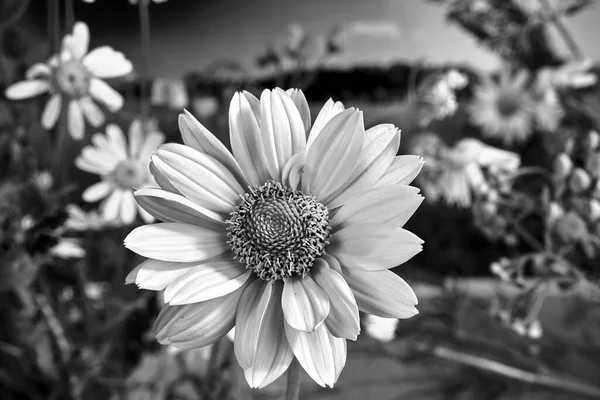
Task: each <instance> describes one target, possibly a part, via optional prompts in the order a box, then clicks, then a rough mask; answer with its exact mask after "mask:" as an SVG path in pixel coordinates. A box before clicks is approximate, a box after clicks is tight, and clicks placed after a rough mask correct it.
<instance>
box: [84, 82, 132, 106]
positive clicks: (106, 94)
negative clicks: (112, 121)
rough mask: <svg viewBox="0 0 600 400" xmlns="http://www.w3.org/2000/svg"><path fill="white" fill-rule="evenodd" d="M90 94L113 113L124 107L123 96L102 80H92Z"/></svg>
mask: <svg viewBox="0 0 600 400" xmlns="http://www.w3.org/2000/svg"><path fill="white" fill-rule="evenodd" d="M90 94H91V95H92V97H94V98H95V99H96V100H99V101H101V102H102V103H104V104H105V105H106V107H108V109H109V110H110V111H112V112H117V111H119V110H120V109H121V108H122V107H123V102H124V100H123V96H121V95H120V94H119V92H117V91H116V90H115V89H113V88H111V87H110V86H109V85H108V83H106V82H104V81H103V80H101V79H98V78H92V79H91V80H90Z"/></svg>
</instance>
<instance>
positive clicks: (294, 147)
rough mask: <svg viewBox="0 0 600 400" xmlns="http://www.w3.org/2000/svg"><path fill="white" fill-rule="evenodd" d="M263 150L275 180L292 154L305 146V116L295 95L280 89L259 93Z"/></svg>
mask: <svg viewBox="0 0 600 400" xmlns="http://www.w3.org/2000/svg"><path fill="white" fill-rule="evenodd" d="M260 106H261V114H260V130H261V133H262V135H261V145H262V151H261V154H262V156H263V157H264V161H263V162H264V164H265V166H266V167H267V170H268V171H269V174H270V175H271V178H273V179H274V180H276V181H280V180H281V172H282V169H283V167H284V166H285V164H286V163H287V162H288V160H289V159H290V158H292V156H293V155H294V154H296V153H298V152H300V151H302V150H304V147H305V146H306V132H305V130H304V124H303V122H302V117H301V116H300V112H299V111H298V108H296V105H295V104H294V102H293V101H292V99H291V98H290V97H289V96H288V95H287V94H286V93H285V92H284V91H282V90H281V89H274V90H268V89H265V90H264V91H263V92H262V95H261V97H260Z"/></svg>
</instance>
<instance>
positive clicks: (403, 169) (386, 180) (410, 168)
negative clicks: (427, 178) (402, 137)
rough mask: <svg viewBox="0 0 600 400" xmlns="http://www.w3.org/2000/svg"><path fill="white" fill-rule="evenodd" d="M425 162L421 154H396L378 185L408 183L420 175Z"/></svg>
mask: <svg viewBox="0 0 600 400" xmlns="http://www.w3.org/2000/svg"><path fill="white" fill-rule="evenodd" d="M423 163H424V161H423V158H422V157H419V156H410V155H409V156H396V158H394V161H392V165H390V168H389V169H388V170H387V172H386V173H385V175H384V176H383V177H382V178H381V179H380V180H379V182H377V184H376V186H383V185H408V184H409V183H411V182H412V181H413V180H414V179H415V178H416V177H417V175H419V172H421V168H423Z"/></svg>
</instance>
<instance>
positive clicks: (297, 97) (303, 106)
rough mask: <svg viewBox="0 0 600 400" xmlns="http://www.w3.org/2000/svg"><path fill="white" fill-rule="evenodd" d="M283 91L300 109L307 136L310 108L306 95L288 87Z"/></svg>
mask: <svg viewBox="0 0 600 400" xmlns="http://www.w3.org/2000/svg"><path fill="white" fill-rule="evenodd" d="M285 92H286V93H287V94H288V95H289V96H290V97H291V99H292V101H293V102H294V104H295V105H296V108H297V109H298V111H300V116H301V117H302V123H303V124H304V132H305V135H306V136H308V133H309V132H310V108H309V106H308V102H307V101H306V97H304V92H302V90H301V89H288V90H286V91H285ZM340 104H341V103H340ZM342 109H343V106H342Z"/></svg>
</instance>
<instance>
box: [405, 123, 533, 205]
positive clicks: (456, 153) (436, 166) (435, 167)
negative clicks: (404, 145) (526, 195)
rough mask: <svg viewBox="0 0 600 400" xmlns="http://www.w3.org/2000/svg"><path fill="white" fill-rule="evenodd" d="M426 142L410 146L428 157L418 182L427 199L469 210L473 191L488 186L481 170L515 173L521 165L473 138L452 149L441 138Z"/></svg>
mask: <svg viewBox="0 0 600 400" xmlns="http://www.w3.org/2000/svg"><path fill="white" fill-rule="evenodd" d="M429 135H431V134H429ZM420 136H421V135H420ZM436 137H437V136H436ZM425 139H426V140H425V141H423V140H422V139H420V137H419V136H417V137H416V138H415V140H413V143H411V150H412V151H413V152H415V151H421V152H422V154H423V156H424V158H425V167H424V171H423V172H424V173H423V174H421V177H420V180H419V183H420V184H421V186H422V188H423V192H424V193H425V195H426V197H427V198H428V199H429V198H430V199H431V200H437V199H438V198H439V197H442V198H444V200H445V201H446V202H447V203H448V204H455V205H457V206H460V207H468V206H470V205H471V202H472V192H473V191H476V192H479V191H480V190H481V189H482V188H486V187H487V182H486V178H485V175H484V173H483V170H482V168H491V167H495V168H497V169H501V170H504V171H509V172H512V171H515V170H516V169H517V168H519V165H520V163H521V159H520V157H519V155H518V154H516V153H513V152H510V151H506V150H502V149H498V148H495V147H492V146H489V145H487V144H485V143H483V142H481V141H479V140H477V139H474V138H464V139H461V140H459V141H458V142H456V143H455V145H454V146H453V147H452V148H449V147H447V146H446V144H445V143H443V142H442V141H441V139H439V137H438V138H437V141H436V140H433V139H432V138H431V136H428V137H426V138H425ZM425 148H428V149H429V150H426V149H425ZM434 149H435V150H434Z"/></svg>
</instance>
